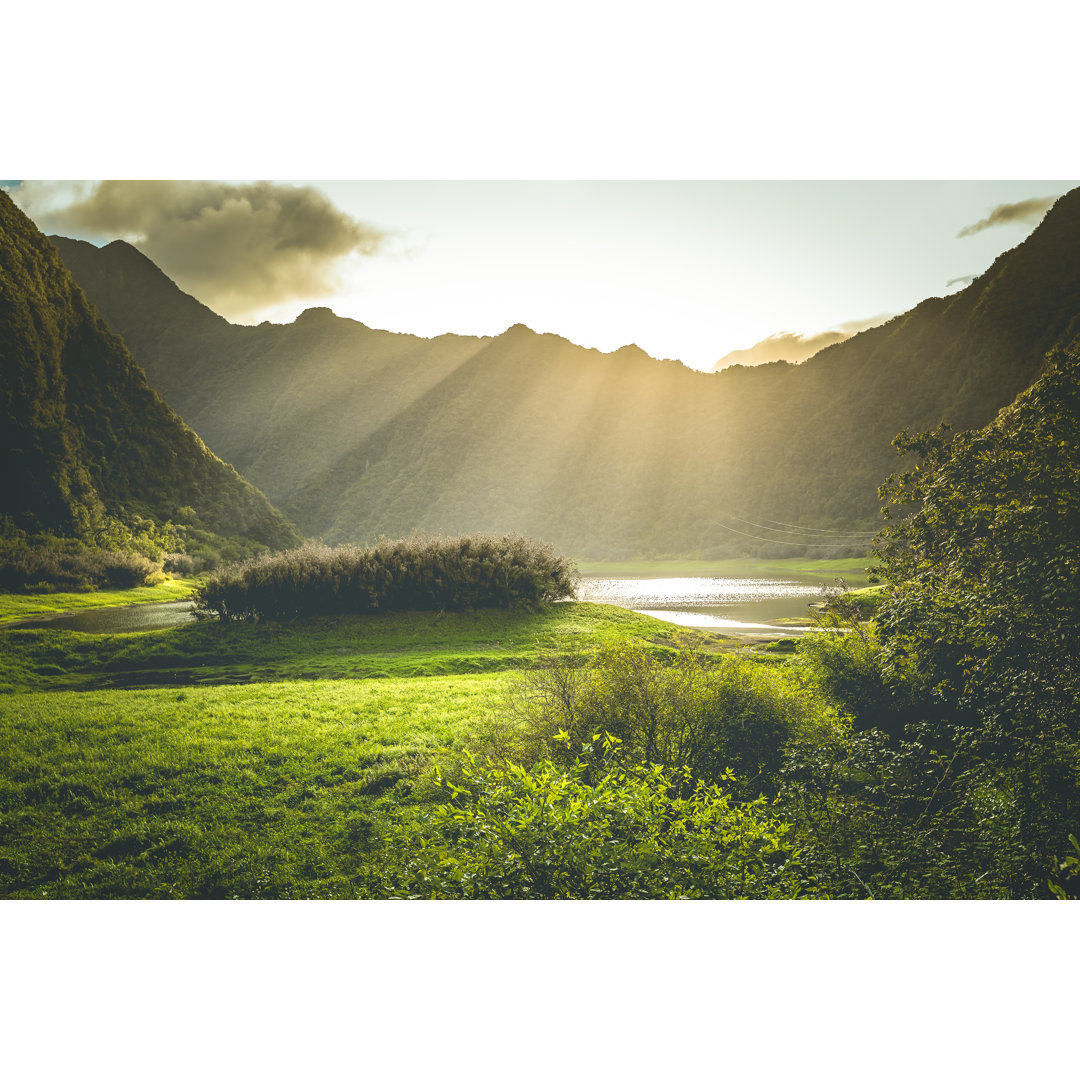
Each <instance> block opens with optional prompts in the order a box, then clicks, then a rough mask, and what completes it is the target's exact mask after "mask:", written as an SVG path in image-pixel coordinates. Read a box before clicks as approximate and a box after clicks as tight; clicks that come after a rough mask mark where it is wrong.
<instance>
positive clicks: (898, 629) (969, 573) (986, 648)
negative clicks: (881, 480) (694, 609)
mask: <svg viewBox="0 0 1080 1080" xmlns="http://www.w3.org/2000/svg"><path fill="white" fill-rule="evenodd" d="M896 445H897V447H898V448H899V449H900V450H901V451H902V452H915V453H917V454H919V455H920V457H921V460H920V461H919V463H918V464H917V465H915V466H914V468H912V469H911V470H909V471H908V472H906V473H903V474H901V475H899V476H896V477H893V478H892V479H890V480H889V481H888V482H887V483H886V484H885V486H884V487H883V488H882V496H883V498H886V499H887V500H888V506H887V513H888V515H889V516H890V517H891V516H893V515H894V514H895V512H896V510H897V509H901V508H911V507H914V508H915V509H914V512H913V513H912V514H911V515H910V516H909V517H908V518H906V519H904V520H901V521H899V522H898V523H897V524H895V525H892V526H890V527H889V528H887V529H886V530H885V531H884V532H883V534H882V535H881V536H880V537H879V538H878V540H877V541H875V552H876V554H877V555H878V556H879V557H880V559H881V563H882V570H883V573H884V575H885V577H886V579H887V580H888V581H889V583H890V584H891V586H892V590H891V595H890V597H889V599H888V600H887V601H886V602H885V604H883V606H882V608H881V610H880V612H879V614H878V618H877V625H878V630H879V633H880V636H881V642H882V656H883V667H884V671H885V673H886V675H887V676H890V677H895V678H903V679H906V680H907V681H908V682H909V683H913V684H916V685H918V686H920V687H921V688H922V690H923V691H924V692H925V693H926V695H927V696H928V698H929V699H930V700H931V701H933V702H934V703H936V704H937V705H938V706H940V707H943V708H944V715H947V716H948V718H949V721H948V725H947V727H944V728H943V727H942V726H941V725H937V726H936V727H935V728H934V730H933V731H928V732H926V733H925V737H926V738H935V737H936V738H941V739H944V740H945V741H951V742H952V744H953V745H954V746H956V747H959V746H961V745H963V746H964V749H965V753H966V754H968V755H975V756H976V757H979V758H980V759H981V760H983V761H984V762H992V763H993V764H994V765H995V766H996V767H997V770H998V776H997V780H996V782H998V783H1003V784H1004V785H1006V786H1007V788H1008V790H1009V792H1010V794H1011V797H1012V798H1013V800H1014V802H1015V806H1016V809H1017V814H1018V830H1019V836H1020V838H1021V841H1022V844H1023V846H1024V849H1025V851H1026V852H1027V856H1028V859H1027V865H1026V869H1025V871H1024V872H1025V873H1026V874H1027V875H1028V876H1029V879H1030V880H1035V879H1039V880H1045V878H1046V871H1047V870H1048V869H1049V868H1050V866H1051V862H1052V858H1053V855H1054V854H1055V853H1063V852H1064V851H1065V850H1066V849H1067V844H1068V839H1067V838H1068V834H1069V831H1070V828H1072V829H1075V822H1076V820H1077V817H1078V816H1080V755H1078V752H1077V751H1078V745H1080V651H1078V650H1077V648H1076V642H1077V640H1078V631H1080V350H1078V348H1077V347H1076V346H1075V345H1074V346H1073V347H1072V348H1070V349H1059V350H1056V351H1054V352H1052V353H1051V354H1050V355H1049V356H1048V357H1047V363H1046V367H1045V369H1044V371H1043V373H1042V375H1041V376H1040V377H1039V379H1038V380H1037V381H1036V382H1035V383H1034V384H1033V385H1032V386H1031V387H1030V388H1029V389H1028V390H1027V391H1025V392H1024V393H1022V394H1021V395H1020V396H1019V397H1018V398H1017V399H1016V401H1015V402H1014V403H1013V404H1012V405H1011V406H1009V407H1007V408H1005V409H1003V410H1002V411H1001V412H1000V413H999V414H998V416H997V418H996V419H995V420H994V421H993V422H992V423H990V424H989V425H987V426H986V427H985V428H982V429H980V430H978V431H970V432H960V433H956V434H952V433H950V432H949V431H948V429H946V428H940V429H939V430H937V431H935V432H930V433H925V434H921V435H915V436H911V435H908V434H907V433H903V434H901V435H900V436H899V437H898V438H897V440H896Z"/></svg>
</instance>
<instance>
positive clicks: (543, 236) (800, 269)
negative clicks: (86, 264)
mask: <svg viewBox="0 0 1080 1080" xmlns="http://www.w3.org/2000/svg"><path fill="white" fill-rule="evenodd" d="M237 183H239V184H240V185H241V186H243V184H244V183H245V182H243V181H240V182H237ZM287 183H288V184H290V185H297V186H306V185H310V186H313V187H315V188H317V189H318V190H319V191H321V192H322V193H323V194H325V195H326V196H327V197H328V198H329V199H330V201H331V202H332V203H333V204H334V206H336V207H337V208H338V209H339V210H341V211H343V212H344V213H345V214H347V215H348V216H349V217H351V218H353V219H355V220H357V221H359V222H363V223H365V224H367V225H371V226H374V227H375V228H376V229H377V230H379V231H381V232H384V233H386V234H387V237H386V239H385V240H384V242H383V243H382V245H381V246H380V247H379V248H378V249H377V250H376V251H375V252H374V253H373V254H358V253H354V254H350V255H346V256H344V257H342V258H340V259H338V260H337V261H336V262H334V261H331V262H330V263H329V264H328V265H332V267H333V269H332V272H331V276H332V277H334V278H336V279H337V287H336V288H326V289H323V290H322V291H316V292H313V291H312V288H311V284H310V281H306V282H305V285H306V287H305V288H300V287H299V285H298V286H297V288H296V290H295V295H293V294H292V293H289V292H288V290H287V289H286V291H285V298H283V297H282V295H281V287H280V286H279V287H278V288H279V295H277V296H276V297H275V298H274V302H272V303H270V304H269V305H268V306H257V307H251V306H248V307H247V309H246V310H240V309H238V308H237V307H236V306H235V301H234V304H233V306H232V307H231V308H230V307H229V306H228V305H227V304H226V303H225V301H224V299H222V302H221V303H218V296H217V295H216V294H214V293H213V292H210V291H207V290H204V289H201V288H200V287H199V286H198V285H197V284H196V285H191V284H187V283H186V281H185V278H184V274H183V265H182V264H181V263H180V262H179V261H178V262H176V263H173V262H171V261H170V258H169V256H168V254H165V253H164V252H163V253H162V254H160V255H159V254H156V253H155V251H154V250H153V249H151V250H149V251H148V254H150V255H151V257H152V258H155V260H156V261H157V262H158V264H159V265H160V266H161V267H162V269H163V270H164V271H165V272H166V273H168V274H169V275H170V276H172V277H175V278H176V279H177V280H178V282H179V284H180V285H181V286H182V287H186V288H187V290H188V291H191V292H192V293H193V294H194V295H196V296H197V297H198V298H199V299H200V300H202V301H203V302H204V303H206V304H208V305H209V306H210V307H212V308H215V309H216V310H221V311H222V313H223V314H225V315H226V316H227V317H229V318H231V319H233V321H243V322H259V321H261V320H262V319H270V320H271V321H274V322H290V321H292V319H294V318H295V317H296V316H297V315H298V314H299V313H300V312H301V311H302V310H304V309H305V308H308V307H313V306H320V305H323V306H327V307H330V308H332V309H333V310H334V311H335V312H337V314H339V315H342V316H347V317H349V318H353V319H358V320H360V321H361V322H364V323H366V324H367V325H369V326H372V327H376V328H379V329H386V330H394V331H399V332H406V333H412V334H418V335H421V336H423V337H434V336H437V335H439V334H444V333H447V332H451V333H457V334H469V335H495V334H499V333H501V332H502V331H504V330H505V329H506V328H507V327H508V326H511V325H513V324H514V323H519V322H521V323H525V324H526V325H528V326H530V327H531V328H532V329H534V330H536V331H539V332H553V333H557V334H560V335H562V336H563V337H566V338H568V339H569V340H571V341H573V342H575V343H576V344H579V345H584V346H588V347H592V348H597V349H600V350H602V351H611V350H614V349H617V348H619V347H621V346H623V345H628V344H631V343H633V344H636V345H638V346H640V347H641V348H642V349H644V350H645V351H646V352H648V353H649V354H650V355H652V356H655V357H658V358H670V359H677V360H681V361H682V362H683V363H685V364H687V365H688V366H690V367H696V368H701V369H706V370H707V369H710V368H712V366H713V365H714V364H715V362H716V361H717V360H718V359H720V358H721V357H722V356H724V355H725V354H726V353H728V352H730V351H732V350H734V349H742V348H747V347H749V346H751V345H753V344H754V343H756V342H758V341H760V340H762V339H763V338H765V337H767V336H769V335H772V334H776V333H780V332H792V333H800V334H813V333H820V332H822V331H825V330H830V329H834V328H838V327H840V326H842V325H843V324H845V323H850V322H855V321H861V320H869V319H872V318H874V317H875V316H881V315H885V314H897V313H899V312H902V311H905V310H907V309H909V308H911V307H913V306H914V305H915V304H917V303H918V302H919V301H921V300H923V299H925V298H926V297H928V296H939V295H943V294H945V293H947V292H951V291H955V290H957V289H960V288H962V287H963V286H964V284H966V282H967V279H969V278H970V277H971V276H972V275H975V274H978V273H981V272H982V271H983V270H985V269H986V268H987V267H988V266H989V265H990V264H991V262H992V261H993V260H994V258H995V257H996V256H997V255H999V254H1000V253H1001V252H1002V251H1004V250H1006V249H1008V248H1010V247H1014V246H1015V245H1016V244H1018V243H1019V242H1020V241H1021V240H1023V239H1024V237H1025V236H1027V235H1028V234H1029V233H1030V232H1031V230H1032V229H1033V228H1034V227H1035V224H1036V223H1037V219H1038V215H1035V216H1034V217H1029V219H1028V220H1024V221H1018V222H1010V223H1007V224H1001V225H995V226H993V227H990V228H985V229H983V230H981V231H979V232H977V233H975V234H974V235H967V236H963V237H960V236H958V234H959V233H960V232H961V231H962V230H963V229H964V228H965V227H967V226H970V225H973V224H974V223H976V222H978V221H981V220H982V219H984V218H985V217H986V216H987V215H988V214H989V212H990V211H991V210H992V209H993V208H994V207H996V206H999V205H1002V204H1013V203H1017V202H1021V201H1024V200H1029V199H1038V198H1047V197H1053V196H1056V195H1060V194H1063V193H1064V192H1065V191H1067V190H1068V189H1069V188H1070V187H1072V186H1073V183H1072V182H1068V181H1054V182H1041V181H1001V180H994V181H985V182H975V181H940V182H921V181H895V182H889V181H863V182H855V181H849V182H839V181H801V182H798V181H746V180H743V181H714V180H689V181H664V180H613V181H600V180H595V181H558V180H539V181H524V180H500V181H467V180H449V181H434V180H413V181H389V180H359V181H341V180H337V181H329V182H318V181H288V182H287ZM48 187H49V188H50V191H49V192H48V194H49V196H50V200H51V201H52V202H54V203H55V202H58V201H59V202H61V203H62V202H63V201H64V200H65V198H66V199H68V200H70V198H71V195H70V193H68V189H66V188H64V187H63V186H62V185H56V186H55V187H53V186H51V185H48ZM38 190H39V192H40V191H41V190H42V188H41V187H40V186H39V188H38ZM71 190H72V191H73V190H75V189H71ZM83 190H84V191H85V190H86V188H85V187H84V189H83ZM154 190H155V189H154V188H153V186H152V185H151V184H149V183H148V184H147V185H146V190H145V191H144V192H143V193H139V194H137V198H138V200H140V208H139V211H138V212H139V213H140V214H145V212H146V211H145V206H144V205H143V204H144V203H145V201H146V199H147V198H148V197H151V196H152V193H153V192H154ZM146 192H150V193H151V196H148V195H147V194H146ZM16 197H18V195H17V196H16ZM28 209H29V208H28ZM126 212H127V213H129V214H131V213H133V211H131V210H128V211H126ZM31 213H33V210H32V209H31ZM298 216H299V215H298ZM177 220H178V218H177V217H175V216H174V217H173V218H172V219H171V220H170V222H169V223H168V224H169V227H172V228H175V227H176V223H177ZM42 227H43V228H46V230H47V231H58V232H62V233H64V234H65V235H75V236H78V237H80V238H83V239H88V240H91V241H93V242H96V243H101V242H106V241H108V240H111V239H115V238H116V237H117V236H118V235H122V230H120V229H118V228H116V227H113V228H112V229H111V231H110V229H109V228H102V227H101V226H100V224H99V225H98V226H97V227H83V228H70V227H65V226H63V225H61V226H55V225H49V224H48V223H47V222H46V221H45V220H44V219H42ZM253 227H255V226H253V225H252V223H251V221H248V220H245V222H244V223H243V226H242V228H241V230H240V231H237V229H236V228H232V229H230V230H229V231H219V232H217V233H215V234H213V235H212V236H211V234H209V233H207V234H199V236H198V237H197V238H196V241H197V242H196V243H194V244H193V243H192V242H191V240H185V241H183V242H182V243H181V242H178V241H177V239H176V237H175V233H174V234H173V240H172V242H171V247H170V248H169V251H170V252H173V253H175V252H177V251H180V255H179V256H176V257H177V258H183V259H184V260H186V261H187V263H188V264H190V261H191V259H192V257H193V256H192V249H193V248H194V249H195V250H196V251H199V250H200V245H201V250H202V251H204V252H205V254H206V255H207V257H208V258H209V257H210V256H211V251H210V249H211V247H212V246H213V244H218V245H225V244H236V243H248V242H250V240H251V237H250V229H251V228H253ZM159 228H160V226H159ZM131 238H132V239H133V240H134V242H135V243H136V245H137V246H139V239H138V236H137V235H132V237H131ZM251 250H252V255H251V259H252V260H253V261H254V260H257V259H261V258H267V257H269V256H268V252H267V248H266V247H265V246H263V247H262V248H261V249H260V248H258V247H255V246H253V247H252V249H251ZM237 274H239V271H237ZM297 280H299V275H297ZM316 280H317V279H316ZM950 282H951V283H952V284H950ZM248 288H249V289H250V283H249V285H248ZM241 306H243V305H241Z"/></svg>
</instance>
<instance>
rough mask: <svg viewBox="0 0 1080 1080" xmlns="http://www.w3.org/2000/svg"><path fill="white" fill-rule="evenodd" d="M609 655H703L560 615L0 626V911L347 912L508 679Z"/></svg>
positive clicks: (668, 641) (598, 617)
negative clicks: (167, 907) (177, 904)
mask: <svg viewBox="0 0 1080 1080" xmlns="http://www.w3.org/2000/svg"><path fill="white" fill-rule="evenodd" d="M629 639H634V640H639V641H642V642H644V643H645V644H646V645H647V647H648V648H649V649H652V650H659V651H664V650H667V649H669V648H671V647H672V646H674V645H676V644H678V643H680V642H686V641H696V642H697V643H698V644H699V645H705V644H714V643H715V641H716V639H714V638H712V636H711V635H702V634H693V633H690V634H688V633H687V632H686V631H685V630H681V629H679V628H677V627H674V626H669V625H667V624H665V623H661V622H658V621H657V620H654V619H651V618H648V617H646V616H641V615H635V614H633V613H632V612H628V611H624V610H622V609H619V608H614V607H608V606H603V605H594V604H580V603H566V604H557V605H549V606H547V607H545V608H543V609H540V610H535V611H484V612H460V613H431V612H401V613H394V614H382V615H365V616H338V617H327V618H316V619H310V620H304V621H303V622H302V623H291V624H289V623H284V624H275V623H258V624H221V623H216V622H203V623H192V624H190V625H187V626H182V627H177V628H175V629H172V630H166V631H156V632H151V633H141V634H116V635H90V634H80V633H75V632H71V631H64V630H18V629H13V630H7V631H4V632H3V636H2V637H0V665H2V671H0V682H2V683H3V685H4V689H5V690H6V691H7V693H4V694H3V695H2V696H0V778H2V779H0V815H2V825H0V896H4V897H10V898H27V899H32V898H94V899H104V898H137V897H141V898H153V897H157V898H218V899H221V898H232V897H249V898H259V897H262V898H330V897H354V896H362V895H365V888H366V886H365V884H364V881H365V872H366V871H365V868H366V867H367V865H368V863H369V861H370V858H371V854H372V851H373V850H374V848H373V845H376V846H377V839H378V835H379V831H380V823H385V822H386V821H387V820H390V819H393V818H394V817H395V816H397V815H402V814H405V815H407V814H408V813H409V812H410V809H411V808H412V807H415V806H417V805H421V804H425V803H427V802H430V800H431V797H432V787H431V781H430V776H431V773H432V767H433V765H434V764H435V763H437V762H438V761H439V760H443V759H446V758H449V757H450V756H451V755H452V754H453V753H454V752H455V751H457V750H460V749H462V748H463V747H465V746H467V745H468V744H469V742H470V740H471V738H472V737H473V735H474V733H475V730H476V727H477V725H478V724H479V723H481V722H482V721H483V719H484V718H485V717H486V716H489V715H492V714H494V713H496V712H498V710H499V709H500V707H501V703H502V702H503V701H504V699H505V695H506V693H507V692H508V690H509V689H510V687H511V685H512V683H513V682H514V680H515V679H516V678H517V677H518V672H519V671H520V670H521V669H522V668H526V667H529V666H531V665H534V664H535V663H536V662H537V661H538V660H539V659H540V658H541V657H542V656H548V655H551V654H558V653H559V652H561V651H566V650H573V651H578V650H585V651H587V650H588V649H590V648H592V647H597V646H599V645H600V644H601V643H602V642H611V641H613V640H614V641H618V640H629Z"/></svg>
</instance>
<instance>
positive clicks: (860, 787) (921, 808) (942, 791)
mask: <svg viewBox="0 0 1080 1080" xmlns="http://www.w3.org/2000/svg"><path fill="white" fill-rule="evenodd" d="M1000 781H1001V777H1000V775H999V774H998V772H997V771H996V770H995V769H993V768H992V767H990V766H988V764H987V763H986V762H985V761H983V760H982V759H981V758H980V757H979V755H978V754H975V753H973V752H972V751H971V749H970V748H968V747H965V746H954V745H950V744H948V743H947V742H946V741H945V740H943V739H942V738H941V735H940V733H939V732H938V731H935V730H934V729H933V728H932V727H931V726H929V725H921V724H913V725H911V726H909V727H908V728H907V733H906V737H905V738H903V739H900V740H897V739H895V738H893V739H890V738H889V737H888V736H886V735H885V733H884V732H882V731H879V730H877V729H869V730H866V731H862V732H857V733H853V734H852V735H850V736H849V737H848V738H840V739H834V740H831V741H828V742H821V743H817V744H801V745H799V746H796V747H793V748H792V751H791V752H790V753H789V754H788V756H787V760H786V762H785V765H784V770H783V785H782V788H781V792H780V797H779V799H778V805H779V806H780V807H782V813H783V816H784V818H785V820H788V821H790V822H791V823H792V825H793V827H794V829H795V835H796V836H797V838H798V842H799V843H800V845H801V846H802V848H803V859H804V862H805V864H806V867H807V871H808V873H811V874H812V875H813V876H814V877H815V878H816V879H817V880H818V881H819V882H821V885H822V888H823V889H825V890H826V891H827V892H828V893H829V895H830V896H832V897H834V898H838V899H866V898H871V899H878V900H883V899H895V900H903V899H939V900H948V899H969V900H978V899H1006V898H1010V897H1012V896H1015V895H1017V894H1016V890H1015V879H1016V874H1017V870H1018V867H1019V866H1020V865H1021V864H1022V863H1023V861H1024V858H1025V855H1024V851H1023V848H1022V846H1021V845H1020V844H1018V843H1017V837H1016V810H1015V804H1014V800H1013V799H1012V798H1011V793H1010V792H1009V791H1008V790H1007V789H1003V788H1002V787H1001V786H1000Z"/></svg>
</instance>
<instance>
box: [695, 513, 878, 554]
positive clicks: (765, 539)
mask: <svg viewBox="0 0 1080 1080" xmlns="http://www.w3.org/2000/svg"><path fill="white" fill-rule="evenodd" d="M708 521H709V524H710V525H718V526H719V527H720V528H721V529H727V531H728V532H733V533H738V534H739V536H749V537H750V539H751V540H759V541H760V542H761V543H763V544H787V545H790V546H791V547H809V546H810V545H811V544H814V543H815V540H814V538H813V537H807V538H806V539H805V540H774V539H773V538H772V537H771V536H755V535H754V534H753V533H748V532H743V531H742V529H733V528H732V527H731V526H730V525H725V524H724V523H723V522H721V521H713V519H712V518H709V519H708ZM875 535H876V534H875ZM820 546H821V547H827V548H842V547H851V545H850V544H822V545H820Z"/></svg>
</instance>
